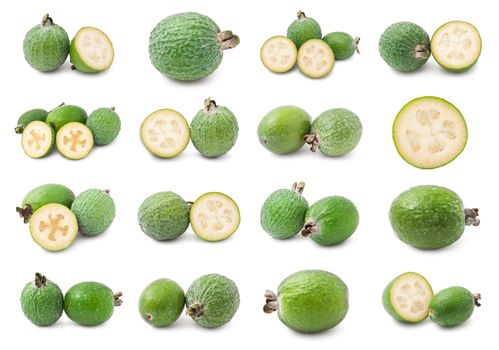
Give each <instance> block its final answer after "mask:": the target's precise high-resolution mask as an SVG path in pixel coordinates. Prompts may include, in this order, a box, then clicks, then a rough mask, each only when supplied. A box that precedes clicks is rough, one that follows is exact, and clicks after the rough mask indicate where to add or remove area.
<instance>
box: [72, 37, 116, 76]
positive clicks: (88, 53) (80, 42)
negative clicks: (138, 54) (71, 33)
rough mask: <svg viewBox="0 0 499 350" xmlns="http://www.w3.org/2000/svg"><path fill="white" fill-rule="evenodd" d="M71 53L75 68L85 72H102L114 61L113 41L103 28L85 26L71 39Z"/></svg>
mask: <svg viewBox="0 0 499 350" xmlns="http://www.w3.org/2000/svg"><path fill="white" fill-rule="evenodd" d="M69 55H70V60H71V63H72V64H73V67H72V68H73V69H77V70H79V71H80V72H84V73H98V72H102V71H104V70H106V69H108V68H109V67H110V66H111V64H112V63H113V59H114V48H113V43H112V42H111V40H110V39H109V37H108V36H107V35H106V34H105V33H104V32H103V31H102V30H100V29H97V28H93V27H83V28H81V29H79V30H78V32H76V35H75V37H74V38H73V40H71V45H70V49H69Z"/></svg>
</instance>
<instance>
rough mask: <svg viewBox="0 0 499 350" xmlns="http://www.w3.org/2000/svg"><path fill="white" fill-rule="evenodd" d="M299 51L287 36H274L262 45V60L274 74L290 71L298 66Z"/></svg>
mask: <svg viewBox="0 0 499 350" xmlns="http://www.w3.org/2000/svg"><path fill="white" fill-rule="evenodd" d="M297 56H298V50H297V49H296V45H295V43H294V42H293V41H292V40H291V39H289V38H287V37H285V36H273V37H271V38H269V39H268V40H267V41H265V43H264V44H263V45H262V48H261V49H260V59H261V60H262V63H263V65H264V66H265V67H266V68H267V69H268V70H270V71H271V72H274V73H285V72H288V71H290V70H291V69H292V68H293V67H294V66H295V64H296V59H297Z"/></svg>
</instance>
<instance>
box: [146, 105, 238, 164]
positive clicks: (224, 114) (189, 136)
mask: <svg viewBox="0 0 499 350" xmlns="http://www.w3.org/2000/svg"><path fill="white" fill-rule="evenodd" d="M238 132H239V126H238V123H237V119H236V116H235V115H234V113H232V111H231V110H230V109H228V108H227V107H224V106H219V105H217V104H216V102H215V101H214V100H212V99H210V98H207V99H206V100H205V102H204V108H203V109H201V110H200V111H199V112H197V114H196V115H195V116H194V118H193V119H192V122H191V125H190V127H189V124H188V123H187V120H186V119H185V118H184V116H183V115H182V114H180V113H179V112H177V111H175V110H173V109H160V110H158V111H156V112H154V113H151V114H150V115H149V116H148V117H147V118H146V119H145V120H144V121H143V122H142V125H141V127H140V139H141V140H142V144H143V145H144V146H145V147H146V148H147V150H148V151H149V152H151V153H152V154H153V155H155V156H157V157H160V158H173V157H176V156H178V155H179V154H180V153H182V152H183V151H184V149H185V148H186V147H187V145H188V144H189V140H192V143H193V145H194V147H196V149H197V150H198V151H199V152H200V153H201V154H202V155H203V156H205V157H207V158H217V157H221V156H223V155H224V154H226V153H227V152H229V151H230V150H231V149H232V147H234V145H235V144H236V141H237V135H238Z"/></svg>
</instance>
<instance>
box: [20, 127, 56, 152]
mask: <svg viewBox="0 0 499 350" xmlns="http://www.w3.org/2000/svg"><path fill="white" fill-rule="evenodd" d="M54 144H55V131H54V129H53V128H52V127H51V126H50V125H49V124H47V123H45V122H42V121H38V120H35V121H32V122H31V123H29V124H28V125H26V127H25V128H24V130H23V134H22V137H21V146H22V148H23V151H24V153H25V154H26V155H27V156H29V157H31V158H42V157H45V156H47V155H48V154H50V152H51V151H52V149H53V148H54Z"/></svg>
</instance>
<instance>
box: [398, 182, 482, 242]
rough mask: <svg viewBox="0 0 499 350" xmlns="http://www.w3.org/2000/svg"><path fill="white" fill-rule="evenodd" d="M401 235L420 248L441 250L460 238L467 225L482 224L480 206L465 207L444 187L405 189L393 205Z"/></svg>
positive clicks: (401, 237) (428, 186)
mask: <svg viewBox="0 0 499 350" xmlns="http://www.w3.org/2000/svg"><path fill="white" fill-rule="evenodd" d="M390 222H391V224H392V228H393V230H394V231H395V234H396V235H397V237H398V238H399V239H400V240H401V241H403V242H405V243H407V244H409V245H410V246H413V247H415V248H419V249H438V248H443V247H446V246H448V245H450V244H452V243H454V242H455V241H457V240H458V239H459V238H460V237H461V235H462V234H463V232H464V227H465V226H466V225H468V226H469V225H473V226H478V225H479V224H480V219H479V218H478V209H465V208H464V206H463V202H462V200H461V198H459V196H458V195H457V194H456V193H454V192H453V191H451V190H449V189H447V188H445V187H440V186H433V185H425V186H416V187H412V188H410V189H408V190H407V191H404V192H402V193H401V194H400V195H399V196H398V197H397V198H395V200H394V201H393V203H392V205H391V207H390Z"/></svg>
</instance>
